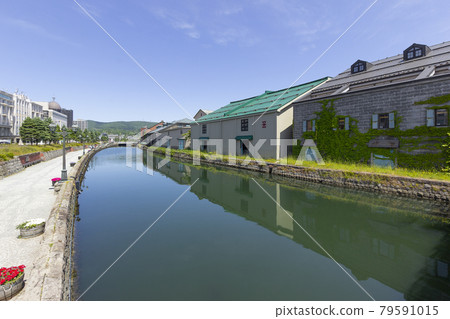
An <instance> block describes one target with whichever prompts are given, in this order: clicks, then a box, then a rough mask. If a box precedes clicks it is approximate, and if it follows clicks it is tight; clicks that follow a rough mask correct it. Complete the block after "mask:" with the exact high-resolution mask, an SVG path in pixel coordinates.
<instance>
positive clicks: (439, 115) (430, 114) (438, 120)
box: [427, 109, 448, 126]
mask: <svg viewBox="0 0 450 319" xmlns="http://www.w3.org/2000/svg"><path fill="white" fill-rule="evenodd" d="M427 126H448V109H430V110H427Z"/></svg>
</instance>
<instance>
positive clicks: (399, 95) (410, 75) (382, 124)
mask: <svg viewBox="0 0 450 319" xmlns="http://www.w3.org/2000/svg"><path fill="white" fill-rule="evenodd" d="M325 101H326V102H325ZM449 101H450V42H444V43H442V44H437V45H433V46H430V47H428V46H427V45H424V44H416V43H415V44H412V45H411V46H409V47H408V48H405V50H404V51H403V53H401V54H398V55H396V56H393V57H389V58H386V59H383V60H379V61H375V62H368V61H365V60H357V61H355V62H354V63H353V64H352V65H351V66H350V68H349V69H347V70H345V71H344V72H342V73H340V74H339V75H337V76H336V77H334V78H332V79H331V80H329V81H328V82H327V83H325V84H323V85H322V86H320V87H319V88H316V89H314V90H313V91H312V92H311V94H310V95H309V96H308V97H307V98H305V99H302V100H301V101H299V102H296V103H294V138H295V139H298V140H300V141H302V140H303V139H304V138H305V137H313V138H315V139H316V140H317V141H320V137H319V136H317V132H316V131H317V130H318V127H317V126H318V123H319V121H320V114H318V112H321V111H323V106H324V105H326V106H327V107H328V108H329V107H330V106H331V105H332V106H333V108H334V112H335V114H334V119H333V121H334V122H333V123H332V125H331V127H330V128H329V129H330V130H333V131H334V134H335V135H336V136H338V135H339V136H340V138H341V139H344V138H348V139H349V140H350V138H351V136H352V134H350V135H345V134H342V133H340V131H353V132H354V133H355V132H358V133H366V134H367V137H368V140H367V141H366V142H367V143H366V146H367V147H368V148H369V149H368V150H366V151H365V154H366V155H367V154H368V152H369V151H370V153H374V154H383V156H384V157H389V158H391V159H392V160H393V159H394V158H395V157H398V158H399V159H400V158H403V159H406V157H405V156H406V155H424V154H435V156H434V159H435V160H436V159H438V157H439V155H436V154H438V153H440V152H441V151H440V149H439V143H440V144H442V140H443V138H444V136H445V135H446V133H447V132H448V131H449V126H448V125H449V104H450V103H449ZM322 114H324V113H322ZM322 123H324V122H322ZM322 125H325V124H322ZM322 129H324V127H322ZM402 132H403V133H402ZM305 133H306V135H305ZM402 134H403V135H402ZM406 137H408V138H406ZM323 146H324V145H322V149H324V147H323ZM318 147H319V150H321V145H318ZM354 147H355V148H361V150H362V148H364V145H354ZM387 150H388V151H389V152H387ZM347 151H348V150H347ZM389 154H392V155H389ZM380 156H381V155H380ZM364 159H365V160H367V158H364Z"/></svg>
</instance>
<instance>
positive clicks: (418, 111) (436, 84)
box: [293, 76, 450, 139]
mask: <svg viewBox="0 0 450 319" xmlns="http://www.w3.org/2000/svg"><path fill="white" fill-rule="evenodd" d="M449 93H450V76H440V77H436V78H427V79H424V80H417V81H414V82H409V83H402V84H395V85H391V86H388V87H380V88H374V89H368V90H363V91H359V92H353V93H350V92H349V93H344V94H338V95H335V96H330V97H329V98H336V99H337V100H335V101H334V109H335V111H336V115H342V116H350V117H353V118H356V119H357V120H358V121H359V122H358V128H359V130H360V132H362V133H365V132H367V131H368V130H369V129H370V125H371V119H372V114H379V113H389V112H393V111H397V112H398V113H397V115H398V116H401V117H403V121H402V122H401V123H400V129H401V130H406V129H412V128H414V127H416V126H423V125H426V108H427V107H429V106H430V105H414V102H417V101H423V100H426V99H428V98H430V97H432V96H439V95H444V94H449ZM320 100H323V98H321V99H319V100H311V101H304V102H297V103H294V104H293V106H294V139H300V138H301V136H302V133H303V132H302V130H303V125H302V123H303V121H304V120H311V119H314V118H316V117H317V116H316V114H315V113H314V112H318V111H320V110H321V103H318V101H320Z"/></svg>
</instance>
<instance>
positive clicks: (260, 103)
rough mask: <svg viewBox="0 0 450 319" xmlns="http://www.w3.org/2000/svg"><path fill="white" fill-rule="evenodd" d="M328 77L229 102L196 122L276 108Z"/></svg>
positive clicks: (269, 110) (268, 110)
mask: <svg viewBox="0 0 450 319" xmlns="http://www.w3.org/2000/svg"><path fill="white" fill-rule="evenodd" d="M328 79H329V78H328V77H325V78H321V79H318V80H315V81H311V82H308V83H303V84H300V85H297V86H293V87H291V88H287V89H282V90H278V91H265V92H264V93H263V94H261V95H258V96H254V97H251V98H247V99H243V100H239V101H234V102H230V103H229V104H227V105H225V106H223V107H221V108H219V109H217V110H216V111H213V112H212V113H209V114H207V115H205V116H203V117H201V118H200V119H198V121H197V122H207V121H214V120H220V119H228V118H233V117H238V116H245V115H249V114H258V113H263V112H271V111H275V110H278V109H279V108H281V107H283V106H285V105H286V104H288V103H290V102H292V101H294V100H295V99H297V98H298V97H300V96H301V95H303V94H305V93H306V92H308V91H310V90H312V89H313V88H315V87H316V86H318V85H320V84H322V83H324V82H325V81H327V80H328Z"/></svg>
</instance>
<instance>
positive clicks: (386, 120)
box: [372, 112, 395, 129]
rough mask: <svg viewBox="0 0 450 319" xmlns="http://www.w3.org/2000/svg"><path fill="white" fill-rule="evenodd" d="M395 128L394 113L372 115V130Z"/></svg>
mask: <svg viewBox="0 0 450 319" xmlns="http://www.w3.org/2000/svg"><path fill="white" fill-rule="evenodd" d="M394 127H395V113H394V112H391V113H380V114H373V115H372V128H373V129H387V128H394Z"/></svg>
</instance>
